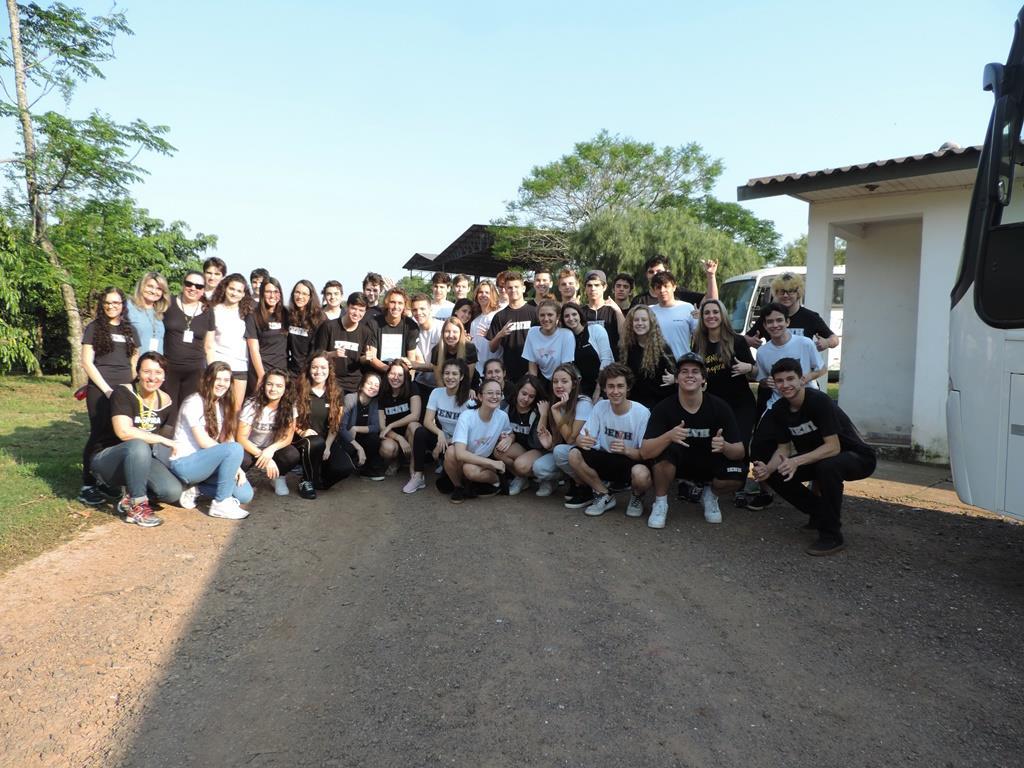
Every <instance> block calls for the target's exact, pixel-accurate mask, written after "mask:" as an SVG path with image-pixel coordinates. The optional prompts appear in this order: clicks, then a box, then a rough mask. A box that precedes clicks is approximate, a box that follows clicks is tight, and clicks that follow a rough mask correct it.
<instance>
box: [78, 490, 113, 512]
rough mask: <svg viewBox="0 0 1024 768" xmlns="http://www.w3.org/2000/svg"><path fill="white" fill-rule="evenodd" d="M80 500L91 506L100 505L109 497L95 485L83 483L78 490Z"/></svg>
mask: <svg viewBox="0 0 1024 768" xmlns="http://www.w3.org/2000/svg"><path fill="white" fill-rule="evenodd" d="M78 500H79V501H80V502H82V503H83V504H86V505H88V506H90V507H98V506H99V505H100V504H103V503H105V502H106V500H107V497H106V496H104V495H103V492H102V491H101V490H100V489H99V488H97V487H96V486H95V485H83V486H82V490H80V491H79V492H78Z"/></svg>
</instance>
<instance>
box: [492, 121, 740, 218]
mask: <svg viewBox="0 0 1024 768" xmlns="http://www.w3.org/2000/svg"><path fill="white" fill-rule="evenodd" d="M721 172H722V164H721V161H720V160H714V159H712V158H711V157H709V156H708V155H707V154H705V153H704V151H703V150H702V149H701V147H700V145H699V144H696V143H692V142H691V143H690V144H684V145H682V146H679V147H661V148H659V147H657V146H655V145H654V144H653V143H650V142H639V141H635V140H633V139H629V138H622V137H620V136H613V135H611V134H610V133H608V131H601V132H600V133H598V134H597V136H595V137H594V138H593V139H591V140H590V141H582V142H579V143H577V144H576V146H575V147H574V149H573V152H572V154H568V155H563V156H562V157H561V158H559V159H558V160H556V161H554V162H553V163H548V164H547V165H543V166H535V167H534V168H533V169H532V170H531V171H530V175H529V176H527V177H526V178H525V179H523V181H522V184H521V185H520V187H519V194H518V196H517V197H516V199H515V200H514V201H512V202H510V203H508V205H507V208H508V214H509V216H510V219H511V221H508V222H505V223H511V222H517V223H520V224H528V225H530V226H534V227H540V228H545V229H556V230H563V231H575V230H577V229H579V228H580V227H581V226H582V225H583V224H585V223H586V222H587V221H589V220H590V219H591V218H593V217H594V216H596V215H598V214H600V213H605V212H616V211H626V210H629V209H632V208H646V209H655V208H659V207H661V206H662V203H663V202H665V201H666V200H669V199H675V200H691V199H694V198H696V197H700V196H703V195H706V194H708V193H709V192H710V191H711V187H712V186H713V185H714V183H715V180H716V179H717V178H718V176H719V175H720V174H721Z"/></svg>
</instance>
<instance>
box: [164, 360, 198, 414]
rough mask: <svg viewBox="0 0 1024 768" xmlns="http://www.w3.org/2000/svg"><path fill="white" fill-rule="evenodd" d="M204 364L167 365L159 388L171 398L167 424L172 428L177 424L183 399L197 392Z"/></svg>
mask: <svg viewBox="0 0 1024 768" xmlns="http://www.w3.org/2000/svg"><path fill="white" fill-rule="evenodd" d="M205 367H206V364H205V363H200V364H199V365H191V366H187V365H175V364H174V363H169V364H168V365H167V372H166V375H165V376H164V383H163V386H161V387H160V389H162V390H163V391H164V392H166V393H167V394H168V395H170V397H171V409H170V414H169V417H168V420H167V423H168V424H170V425H171V426H172V427H173V426H175V425H176V424H177V423H178V411H179V410H181V404H182V403H183V402H185V398H186V397H188V396H189V395H194V394H195V393H196V392H198V391H199V380H200V379H201V378H202V377H203V369H204V368H205Z"/></svg>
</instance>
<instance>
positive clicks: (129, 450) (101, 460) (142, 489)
mask: <svg viewBox="0 0 1024 768" xmlns="http://www.w3.org/2000/svg"><path fill="white" fill-rule="evenodd" d="M89 466H90V469H92V472H93V474H94V475H95V476H96V477H97V479H98V480H99V481H100V482H102V483H106V484H107V485H112V486H114V487H117V486H119V485H123V486H125V487H126V488H127V489H128V495H129V496H130V497H131V498H133V499H144V498H146V497H147V496H150V495H151V496H153V497H155V498H157V499H159V500H160V501H174V502H176V501H177V500H178V497H179V496H181V483H179V482H178V478H176V477H175V476H174V475H173V474H171V470H169V469H168V468H167V467H165V466H164V465H163V464H162V463H161V462H160V460H159V459H157V458H156V457H155V456H153V446H151V445H150V444H149V443H146V442H144V441H142V440H128V441H126V442H123V443H119V444H118V445H113V446H111V447H110V448H104V449H103V450H102V451H100V452H99V453H97V454H96V455H95V456H93V457H92V462H91V463H90V465H89ZM147 488H148V489H149V490H151V491H152V494H147V492H146V489H147Z"/></svg>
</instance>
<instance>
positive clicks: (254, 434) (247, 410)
mask: <svg viewBox="0 0 1024 768" xmlns="http://www.w3.org/2000/svg"><path fill="white" fill-rule="evenodd" d="M276 416H277V409H276V408H274V409H271V408H269V407H267V408H263V409H261V410H260V412H259V415H257V413H256V403H254V402H253V401H251V400H250V401H248V402H247V403H246V404H245V407H243V408H242V412H241V413H240V414H239V415H238V421H239V422H241V423H242V424H248V425H249V428H250V431H249V442H251V443H252V444H253V445H255V446H256V447H257V448H266V447H267V446H268V445H270V444H271V443H273V442H274V419H275V417H276ZM298 417H299V412H298V410H297V409H292V419H293V420H294V419H297V418H298Z"/></svg>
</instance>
